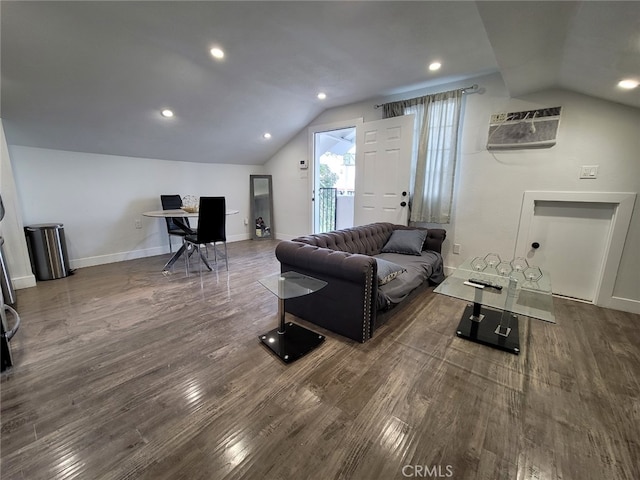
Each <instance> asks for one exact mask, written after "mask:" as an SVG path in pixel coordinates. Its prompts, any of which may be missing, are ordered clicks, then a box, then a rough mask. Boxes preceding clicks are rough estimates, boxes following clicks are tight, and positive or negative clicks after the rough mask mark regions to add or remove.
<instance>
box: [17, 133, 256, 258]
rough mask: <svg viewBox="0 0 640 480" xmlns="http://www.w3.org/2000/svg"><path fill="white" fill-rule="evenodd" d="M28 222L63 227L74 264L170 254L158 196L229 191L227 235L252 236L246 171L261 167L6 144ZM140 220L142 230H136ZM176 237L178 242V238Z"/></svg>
mask: <svg viewBox="0 0 640 480" xmlns="http://www.w3.org/2000/svg"><path fill="white" fill-rule="evenodd" d="M9 153H10V157H11V163H12V165H13V169H14V175H15V181H16V186H17V191H18V197H19V200H20V202H21V204H22V209H23V222H24V225H31V224H38V223H53V222H60V223H63V224H64V230H65V236H66V240H67V247H68V251H69V257H70V263H71V267H72V268H78V267H84V266H89V265H98V264H102V263H110V262H114V261H121V260H127V259H131V258H136V257H142V256H149V255H158V254H161V253H166V252H168V251H169V246H168V240H167V235H166V224H165V221H164V219H161V218H160V219H158V218H148V217H143V216H142V212H144V211H148V210H160V209H161V208H162V207H161V204H160V195H161V194H175V193H177V194H180V195H182V196H184V195H195V196H205V195H211V196H218V195H219V196H225V197H226V199H227V208H231V209H237V210H239V211H240V213H239V214H237V215H229V216H228V217H227V240H228V241H230V242H231V241H237V240H244V239H248V238H249V226H245V225H244V219H245V218H248V217H249V175H250V174H260V173H263V167H261V166H248V165H221V164H215V165H213V164H200V163H187V162H173V161H165V160H154V159H147V158H131V157H118V156H112V155H97V154H90V153H78V152H66V151H59V150H49V149H41V148H31V147H22V146H15V145H10V146H9ZM136 220H140V221H141V224H142V228H141V229H136V228H135V221H136ZM174 242H177V240H174Z"/></svg>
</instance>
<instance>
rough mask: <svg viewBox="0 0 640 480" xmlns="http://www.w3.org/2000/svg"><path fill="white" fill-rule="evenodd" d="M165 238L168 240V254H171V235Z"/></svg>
mask: <svg viewBox="0 0 640 480" xmlns="http://www.w3.org/2000/svg"><path fill="white" fill-rule="evenodd" d="M167 238H168V239H169V253H173V248H172V247H171V235H167Z"/></svg>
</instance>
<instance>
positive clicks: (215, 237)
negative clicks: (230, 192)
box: [184, 197, 229, 273]
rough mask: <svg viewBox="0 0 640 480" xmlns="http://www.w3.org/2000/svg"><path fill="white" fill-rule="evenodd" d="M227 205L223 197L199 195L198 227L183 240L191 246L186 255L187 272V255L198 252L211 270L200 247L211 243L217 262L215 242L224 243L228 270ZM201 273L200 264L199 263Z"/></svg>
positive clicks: (216, 261) (206, 257)
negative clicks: (191, 248)
mask: <svg viewBox="0 0 640 480" xmlns="http://www.w3.org/2000/svg"><path fill="white" fill-rule="evenodd" d="M226 223H227V205H226V200H225V197H200V207H199V209H198V229H197V232H196V233H195V234H193V235H186V236H185V237H184V239H185V242H187V244H188V245H190V246H192V247H193V251H192V252H189V253H188V254H187V255H186V264H187V273H189V257H190V256H191V254H192V253H194V252H198V255H199V256H200V259H201V260H202V262H204V264H205V265H206V266H207V268H208V269H209V270H211V265H209V262H208V255H206V256H205V255H203V254H202V250H201V247H202V245H204V246H205V248H206V246H207V245H208V244H212V245H213V252H214V261H215V263H216V264H217V263H218V249H217V247H216V243H217V242H222V243H224V261H225V264H226V266H227V270H229V260H228V258H227V232H226ZM200 273H202V264H200Z"/></svg>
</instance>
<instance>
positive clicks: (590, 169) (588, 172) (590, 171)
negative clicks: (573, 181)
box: [580, 165, 599, 178]
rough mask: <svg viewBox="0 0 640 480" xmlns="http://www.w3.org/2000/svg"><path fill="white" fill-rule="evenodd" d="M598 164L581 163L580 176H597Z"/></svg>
mask: <svg viewBox="0 0 640 480" xmlns="http://www.w3.org/2000/svg"><path fill="white" fill-rule="evenodd" d="M598 167H599V165H583V166H582V167H580V178H598Z"/></svg>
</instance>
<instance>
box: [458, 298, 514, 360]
mask: <svg viewBox="0 0 640 480" xmlns="http://www.w3.org/2000/svg"><path fill="white" fill-rule="evenodd" d="M482 312H483V314H484V315H483V316H482V317H481V318H482V320H481V321H479V322H478V321H476V320H474V319H473V318H477V315H474V313H476V314H477V309H476V310H475V311H474V306H473V305H468V306H467V308H465V310H464V313H463V314H462V320H460V324H459V325H458V328H457V330H456V334H457V335H458V337H460V338H464V339H466V340H470V341H472V342H476V343H481V344H482V345H486V346H489V347H493V348H498V349H500V350H504V351H506V352H510V353H514V354H516V355H518V354H519V353H520V331H519V329H518V317H517V316H515V315H514V314H512V313H508V312H502V311H498V310H490V309H487V308H486V307H484V308H483V310H482ZM503 314H504V319H503Z"/></svg>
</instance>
